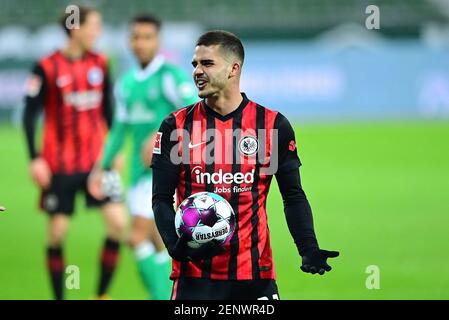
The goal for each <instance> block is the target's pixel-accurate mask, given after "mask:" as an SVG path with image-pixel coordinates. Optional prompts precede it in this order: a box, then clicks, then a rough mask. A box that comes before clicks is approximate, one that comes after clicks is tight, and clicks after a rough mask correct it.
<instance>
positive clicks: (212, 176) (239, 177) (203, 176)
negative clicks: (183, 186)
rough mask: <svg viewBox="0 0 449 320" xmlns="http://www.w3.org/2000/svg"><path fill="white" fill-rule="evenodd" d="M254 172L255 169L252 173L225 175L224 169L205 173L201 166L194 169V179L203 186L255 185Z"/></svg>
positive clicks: (228, 173)
mask: <svg viewBox="0 0 449 320" xmlns="http://www.w3.org/2000/svg"><path fill="white" fill-rule="evenodd" d="M254 172H255V169H253V170H251V171H250V172H247V173H243V172H236V173H234V174H232V173H231V172H226V173H223V169H220V170H218V172H214V173H209V172H203V171H202V168H201V167H200V166H197V167H195V168H193V170H192V178H193V179H194V181H195V182H196V183H201V184H232V183H235V184H242V183H247V184H250V183H254Z"/></svg>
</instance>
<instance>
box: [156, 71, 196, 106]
mask: <svg viewBox="0 0 449 320" xmlns="http://www.w3.org/2000/svg"><path fill="white" fill-rule="evenodd" d="M162 82H163V83H162V88H163V91H164V96H165V97H166V98H167V99H168V100H169V101H170V102H171V103H172V104H173V106H174V109H178V108H182V107H185V106H187V105H191V104H193V103H195V102H197V101H198V96H197V94H196V89H195V86H194V85H193V82H192V80H191V79H190V77H188V75H187V74H186V72H184V70H182V69H180V68H171V69H169V70H168V71H167V72H165V73H164V75H163V78H162Z"/></svg>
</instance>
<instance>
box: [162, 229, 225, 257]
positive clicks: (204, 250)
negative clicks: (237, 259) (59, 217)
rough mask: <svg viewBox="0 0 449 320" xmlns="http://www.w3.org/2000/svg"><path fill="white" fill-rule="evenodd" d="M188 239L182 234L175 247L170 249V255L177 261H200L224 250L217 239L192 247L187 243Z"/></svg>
mask: <svg viewBox="0 0 449 320" xmlns="http://www.w3.org/2000/svg"><path fill="white" fill-rule="evenodd" d="M188 241H189V240H188V239H187V237H186V236H184V235H182V236H181V237H180V238H179V239H178V240H177V241H176V243H175V245H174V247H173V248H172V249H171V250H169V254H170V256H171V257H172V258H173V259H175V260H177V261H186V260H190V261H199V260H207V259H211V258H212V257H215V256H216V255H218V254H220V253H222V252H223V251H224V249H223V247H222V246H221V244H220V243H219V242H218V241H217V240H215V239H214V240H212V241H209V242H207V243H205V244H203V245H202V246H200V247H199V248H190V247H189V246H188V245H187V242H188Z"/></svg>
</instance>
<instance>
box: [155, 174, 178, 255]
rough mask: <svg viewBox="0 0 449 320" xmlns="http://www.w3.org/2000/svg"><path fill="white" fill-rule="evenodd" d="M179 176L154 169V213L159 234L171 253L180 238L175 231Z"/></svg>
mask: <svg viewBox="0 0 449 320" xmlns="http://www.w3.org/2000/svg"><path fill="white" fill-rule="evenodd" d="M178 178H179V176H178V174H177V173H174V172H172V171H168V170H163V169H159V168H154V167H153V197H152V198H153V212H154V219H155V221H156V225H157V228H158V230H159V233H160V235H161V237H162V240H163V241H164V244H165V246H166V247H167V249H168V251H169V253H170V251H171V250H172V248H173V247H174V246H175V244H176V241H177V240H178V236H177V234H176V231H175V209H174V207H173V196H174V194H175V189H176V185H177V184H178Z"/></svg>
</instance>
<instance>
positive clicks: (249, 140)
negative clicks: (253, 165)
mask: <svg viewBox="0 0 449 320" xmlns="http://www.w3.org/2000/svg"><path fill="white" fill-rule="evenodd" d="M239 150H240V152H241V153H242V154H244V155H247V156H252V155H253V154H255V153H256V152H257V150H259V142H258V141H257V139H256V138H255V137H252V136H246V137H243V138H242V139H240V142H239Z"/></svg>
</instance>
